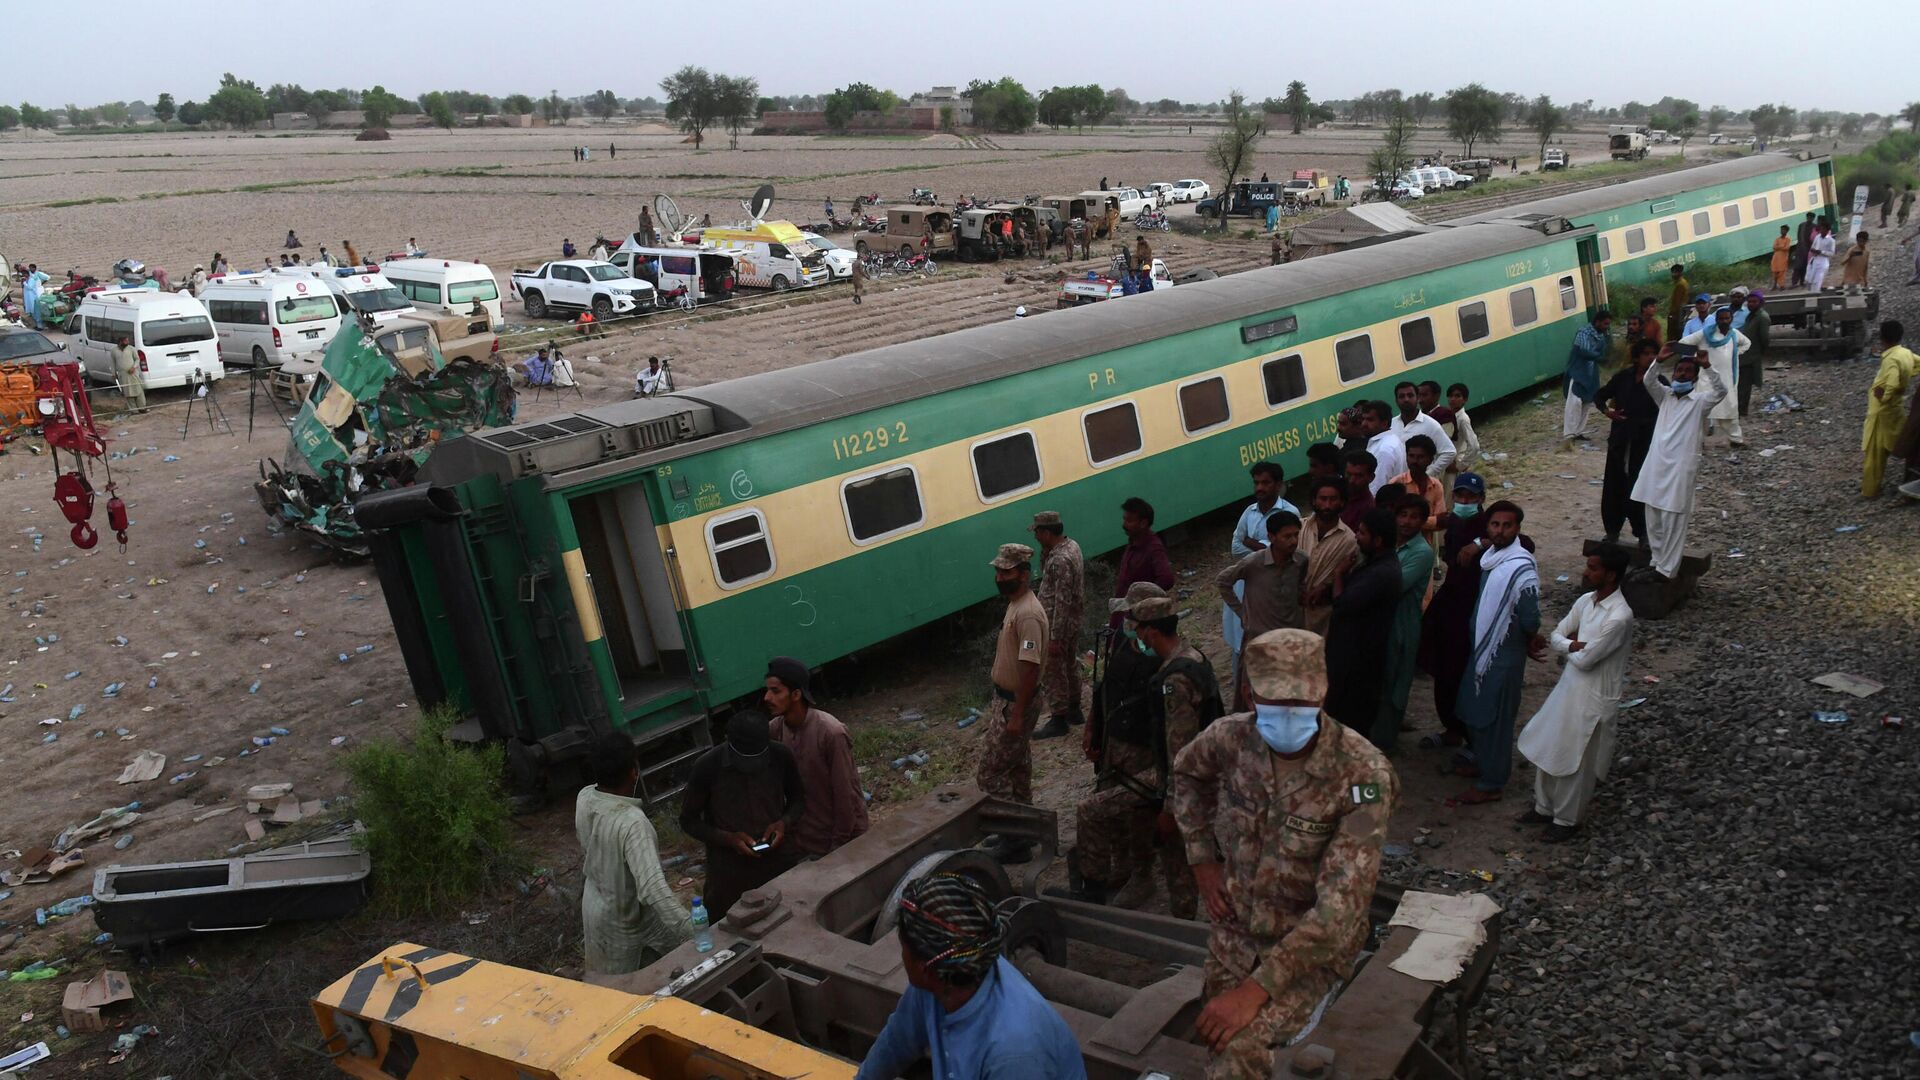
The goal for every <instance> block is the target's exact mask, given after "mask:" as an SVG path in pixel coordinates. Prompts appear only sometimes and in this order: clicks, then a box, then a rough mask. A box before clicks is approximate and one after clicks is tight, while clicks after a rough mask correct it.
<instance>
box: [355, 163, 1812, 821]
mask: <svg viewBox="0 0 1920 1080" xmlns="http://www.w3.org/2000/svg"><path fill="white" fill-rule="evenodd" d="M1826 168H1827V166H1826V165H1825V163H1823V162H1814V163H1809V162H1801V161H1796V160H1793V159H1790V158H1785V157H1778V158H1772V159H1767V158H1755V159H1742V160H1740V161H1736V162H1729V163H1723V164H1719V165H1711V166H1705V167H1702V168H1698V169H1693V170H1687V171H1684V172H1678V173H1672V174H1667V175H1666V176H1662V177H1656V178H1653V180H1652V181H1635V182H1633V183H1630V184H1622V185H1617V186H1616V187H1613V188H1607V189H1601V190H1603V191H1614V192H1617V193H1622V194H1617V195H1616V196H1614V202H1615V208H1614V209H1613V210H1611V211H1607V212H1606V213H1604V214H1602V215H1601V218H1602V220H1601V221H1600V222H1599V223H1598V225H1589V226H1585V227H1583V226H1580V225H1578V224H1576V223H1573V222H1570V221H1568V220H1567V218H1565V217H1563V216H1556V215H1553V214H1550V213H1546V212H1544V211H1541V210H1538V209H1537V208H1535V207H1533V206H1532V205H1528V206H1521V207H1515V208H1512V209H1511V210H1509V211H1507V212H1506V215H1505V216H1502V217H1498V218H1489V219H1486V220H1475V221H1473V222H1471V223H1468V224H1461V225H1456V226H1451V227H1442V228H1437V229H1435V230H1433V231H1431V232H1426V233H1422V234H1418V235H1412V236H1407V237H1404V238H1402V239H1397V240H1394V241H1392V242H1390V243H1385V244H1380V245H1376V246H1373V247H1369V248H1365V249H1359V250H1354V251H1347V252H1342V253H1339V254H1337V255H1334V256H1328V257H1325V258H1319V259H1312V260H1308V261H1305V262H1300V263H1294V264H1290V265H1286V266H1277V267H1270V268H1265V269H1260V270H1254V271H1249V272H1247V273H1242V274H1236V275H1233V276H1231V277H1228V278H1221V279H1217V280H1213V281H1206V282H1200V283H1195V284H1191V285H1183V286H1181V287H1179V288H1177V289H1168V290H1158V291H1156V292H1153V293H1151V294H1147V295H1143V296H1139V297H1134V298H1131V299H1129V300H1128V301H1127V302H1126V303H1124V304H1100V305H1094V306H1092V307H1089V308H1086V309H1082V310H1071V311H1061V312H1055V313H1051V314H1049V315H1047V316H1046V317H1045V318H1041V319H1021V320H1015V321H1007V322H1002V323H997V324H993V325H988V326H983V327H978V328H974V329H970V330H963V331H959V332H957V333H952V334H946V335H942V336H939V337H933V338H927V339H925V340H920V341H913V342H907V343H903V344H899V345H891V346H887V347H884V348H879V349H873V350H869V351H865V352H859V353H853V354H850V355H847V356H841V357H837V358H834V359H830V360H823V361H818V362H815V363H811V364H805V365H802V366H799V367H794V368H790V369H786V370H782V371H775V372H769V373H766V374H761V375H754V376H749V377H746V378H741V379H734V380H729V381H726V382H721V383H716V384H713V385H709V386H702V387H696V388H689V389H686V390H683V391H681V392H678V393H675V394H672V395H668V396H664V397H657V398H649V399H642V400H636V401H631V402H622V403H619V404H613V405H607V406H602V407H597V408H591V409H586V410H583V411H581V412H578V413H574V414H571V415H567V416H562V417H559V418H557V419H553V420H548V421H543V422H538V423H529V424H522V425H519V426H515V427H508V428H497V429H489V430H484V431H479V432H475V433H474V434H472V435H470V436H469V437H466V438H463V439H459V440H456V441H453V442H451V443H448V444H446V445H444V446H442V447H440V448H439V450H438V451H437V452H436V453H435V454H434V456H433V457H432V458H431V459H430V460H429V462H428V463H427V465H426V466H425V468H424V470H423V472H422V473H421V476H420V478H419V480H420V482H419V483H418V484H416V485H415V486H414V487H412V488H408V489H399V490H392V491H383V492H377V493H373V494H369V495H365V496H363V497H361V498H360V499H359V500H358V501H357V502H356V504H355V517H356V521H357V523H358V525H359V527H361V528H362V529H365V530H367V532H368V533H369V537H370V542H371V543H372V545H373V547H374V551H375V557H376V559H377V560H378V562H379V568H380V578H381V582H382V585H383V588H384V589H385V591H386V595H387V600H388V605H389V607H390V609H391V610H392V613H393V620H394V624H395V627H396V629H397V630H398V631H399V636H400V640H401V644H402V647H403V649H404V651H405V654H406V661H407V666H408V671H409V673H410V675H411V676H412V678H413V681H414V684H415V688H416V690H417V692H418V694H419V695H420V697H421V699H422V700H423V701H426V702H437V701H442V700H451V701H453V702H454V703H456V704H457V705H458V706H459V707H460V708H461V709H462V710H464V711H465V712H466V713H467V714H469V715H470V716H471V717H473V722H472V723H471V724H470V725H469V727H468V730H469V731H472V732H473V733H474V734H476V735H480V736H484V737H490V738H498V739H502V740H505V741H506V742H507V744H508V751H509V758H510V760H511V761H513V762H514V763H515V766H516V768H517V769H518V771H519V772H520V774H521V778H522V779H523V780H525V781H528V782H536V781H537V780H538V778H539V777H541V776H542V775H544V773H545V772H546V770H547V769H548V768H549V767H551V766H553V765H555V764H557V763H560V762H564V761H566V760H569V759H572V758H577V757H578V756H579V755H580V754H582V753H583V752H584V750H585V749H586V747H587V746H589V745H590V744H591V739H592V737H593V736H594V735H595V734H596V733H599V732H602V731H607V730H619V731H626V732H630V733H631V734H632V735H633V736H634V738H635V739H636V740H637V741H639V742H641V743H643V744H646V745H647V746H648V748H649V750H650V752H651V755H652V759H653V760H652V762H651V764H650V765H649V767H648V771H647V773H646V776H645V779H644V783H645V790H646V793H647V794H648V795H649V796H650V797H653V798H659V797H662V796H665V795H668V794H671V793H672V791H673V790H674V789H675V787H676V784H677V779H678V776H679V774H680V772H681V770H682V767H683V766H684V764H685V763H686V762H687V761H688V760H689V759H690V758H691V756H692V755H694V754H696V753H697V752H698V749H699V748H700V746H701V745H703V744H704V742H705V741H706V739H707V738H708V724H707V720H708V719H709V717H711V716H713V715H714V714H716V713H718V712H722V711H725V710H726V709H728V708H730V707H732V706H733V705H734V704H735V703H737V702H741V701H744V700H751V698H752V696H753V695H754V694H755V693H756V691H757V688H758V687H759V686H760V684H761V681H762V677H763V674H764V672H765V661H766V658H767V657H769V656H773V655H779V654H791V655H795V656H800V657H803V658H805V659H806V660H807V661H809V662H810V663H814V664H823V663H826V662H828V661H830V660H833V659H835V658H838V657H842V656H846V655H849V654H851V653H853V652H855V651H856V650H859V649H862V648H864V647H867V646H869V645H871V644H873V643H875V642H878V641H882V640H885V639H887V638H889V637H892V636H894V635H896V634H899V633H902V632H904V631H906V630H908V629H911V628H913V627H916V626H919V625H922V624H925V623H927V622H929V621H931V620H934V619H937V618H939V617H941V616H944V615H947V614H949V613H952V612H954V611H957V610H959V609H961V608H964V607H966V606H968V605H970V604H974V603H977V602H979V601H981V600H984V599H986V598H988V597H989V596H991V595H992V593H993V582H992V577H991V574H990V573H989V572H988V571H987V570H986V560H987V558H988V557H989V555H990V553H991V552H992V551H994V549H995V548H996V547H997V545H999V544H1000V543H1003V542H1005V541H1008V540H1015V539H1020V538H1022V537H1024V536H1025V535H1026V531H1025V530H1026V526H1027V523H1028V522H1029V521H1030V520H1031V517H1032V515H1033V513H1034V512H1035V511H1037V510H1043V509H1045V510H1057V511H1059V512H1060V513H1061V514H1062V515H1063V516H1064V517H1065V520H1066V522H1067V524H1068V528H1069V530H1070V532H1071V534H1072V535H1074V536H1075V537H1076V538H1077V539H1078V540H1079V541H1080V543H1081V545H1082V547H1083V548H1084V549H1085V550H1086V551H1087V552H1088V553H1090V554H1091V553H1095V552H1100V551H1104V550H1108V549H1112V548H1115V547H1118V546H1119V545H1120V544H1121V543H1123V542H1124V537H1123V536H1122V534H1121V532H1120V530H1119V527H1118V518H1119V514H1118V512H1117V509H1116V508H1117V506H1118V505H1119V503H1120V502H1121V501H1122V500H1123V499H1125V498H1126V497H1128V496H1131V495H1144V496H1147V497H1148V498H1149V499H1150V500H1151V501H1152V502H1153V503H1154V505H1155V507H1156V509H1157V510H1158V513H1159V518H1158V520H1159V524H1160V526H1161V527H1163V528H1164V527H1166V526H1169V525H1172V524H1175V523H1177V522H1181V521H1185V520H1188V519H1190V518H1193V517H1195V516H1198V515H1200V514H1203V513H1206V512H1208V511H1210V510H1213V509H1215V508H1217V507H1220V506H1222V505H1224V504H1226V503H1228V502H1230V501H1232V500H1233V499H1235V498H1238V497H1241V496H1243V495H1244V492H1245V490H1246V468H1247V467H1248V466H1249V465H1251V464H1252V463H1253V462H1255V461H1260V460H1273V461H1278V462H1280V463H1281V464H1282V465H1283V466H1284V467H1285V468H1287V469H1288V470H1289V471H1290V472H1298V471H1300V470H1301V469H1302V468H1303V467H1304V461H1305V450H1306V448H1307V446H1309V445H1310V444H1312V443H1314V442H1319V441H1324V440H1330V439H1331V438H1332V437H1333V425H1332V417H1333V415H1334V414H1335V413H1336V412H1337V411H1338V410H1339V409H1340V408H1341V407H1344V406H1346V405H1349V404H1351V403H1353V402H1354V401H1355V400H1357V399H1360V398H1391V397H1392V394H1391V387H1392V385H1393V384H1394V383H1396V382H1398V381H1400V380H1402V379H1409V378H1411V379H1416V380H1424V379H1435V380H1438V381H1440V382H1442V383H1443V384H1444V383H1449V382H1454V381H1460V382H1465V383H1467V384H1469V385H1470V386H1472V387H1473V390H1474V396H1475V400H1479V401H1485V400H1490V399H1492V398H1495V397H1499V396H1501V395H1504V394H1508V393H1512V392H1514V391H1517V390H1520V389H1523V388H1525V387H1529V386H1532V385H1533V384H1535V383H1537V382H1540V381H1542V380H1544V379H1549V378H1552V377H1555V376H1557V375H1558V374H1559V373H1560V372H1561V370H1562V369H1563V366H1564V363H1565V358H1566V352H1567V347H1568V345H1569V343H1570V341H1571V339H1572V336H1573V334H1574V332H1575V331H1576V330H1577V329H1578V328H1579V326H1580V325H1581V324H1582V323H1584V322H1585V321H1586V320H1587V318H1588V317H1589V315H1590V313H1591V311H1592V310H1593V309H1594V308H1595V307H1596V306H1598V305H1599V304H1601V303H1604V301H1605V296H1606V276H1605V272H1604V267H1605V264H1606V262H1607V259H1608V257H1609V256H1613V257H1615V258H1616V259H1618V258H1621V257H1624V255H1625V245H1626V241H1625V240H1624V239H1623V240H1622V241H1621V243H1619V244H1615V245H1613V250H1611V251H1609V250H1607V249H1606V248H1605V246H1604V245H1603V244H1602V242H1601V241H1602V240H1603V238H1604V237H1603V236H1602V235H1601V234H1600V233H1599V232H1598V228H1599V227H1600V226H1605V227H1606V228H1608V229H1613V228H1616V226H1615V225H1612V224H1608V220H1610V219H1611V218H1612V217H1614V216H1620V215H1628V214H1638V215H1641V220H1642V221H1643V224H1642V225H1641V226H1637V227H1641V228H1647V227H1651V228H1652V230H1653V235H1654V236H1655V237H1658V236H1660V235H1662V234H1663V233H1664V232H1665V231H1666V230H1665V226H1666V224H1668V223H1671V222H1672V221H1673V220H1675V219H1677V218H1678V217H1680V216H1685V217H1686V218H1687V219H1688V220H1687V221H1686V222H1685V223H1683V224H1681V225H1676V226H1675V227H1676V228H1677V229H1680V230H1681V231H1680V232H1679V233H1677V234H1676V235H1677V236H1678V237H1680V238H1681V240H1682V241H1683V242H1682V243H1680V244H1679V246H1676V247H1672V248H1668V249H1665V250H1669V251H1672V252H1679V254H1675V255H1672V256H1671V257H1673V258H1684V257H1685V253H1684V250H1685V243H1684V239H1685V237H1687V236H1690V235H1691V233H1690V232H1688V231H1687V230H1689V229H1691V228H1692V221H1691V219H1692V217H1693V216H1694V215H1695V214H1697V213H1698V212H1699V210H1697V209H1694V208H1693V207H1695V206H1696V204H1701V202H1702V200H1705V199H1707V198H1708V197H1709V195H1710V194H1711V193H1714V192H1718V193H1719V194H1718V195H1715V196H1713V197H1716V198H1718V197H1721V196H1724V197H1725V198H1724V199H1723V200H1722V204H1716V205H1724V204H1726V203H1728V202H1730V201H1731V200H1732V199H1733V198H1735V197H1736V196H1737V197H1738V198H1740V199H1745V200H1746V201H1747V205H1748V212H1750V211H1751V202H1752V200H1753V199H1755V198H1758V197H1759V196H1757V195H1750V194H1749V193H1748V189H1749V188H1752V187H1754V186H1756V185H1757V186H1759V187H1764V188H1766V190H1767V191H1768V192H1769V193H1770V194H1768V195H1767V198H1768V201H1769V205H1770V207H1772V206H1784V205H1785V202H1784V199H1783V198H1782V197H1781V195H1780V193H1781V192H1785V191H1787V190H1788V189H1789V188H1791V189H1792V190H1793V191H1795V192H1796V193H1797V194H1798V195H1800V196H1806V195H1807V189H1808V188H1809V186H1812V187H1816V188H1817V187H1818V186H1819V185H1820V184H1821V183H1823V181H1822V180H1821V177H1822V176H1823V175H1824V172H1825V170H1826ZM1735 174H1737V175H1735ZM1688 177H1693V178H1694V179H1693V180H1691V181H1689V180H1688V179H1687V178H1688ZM1809 178H1811V179H1809ZM1653 181H1658V184H1657V185H1654V186H1651V187H1648V186H1645V185H1649V184H1653ZM1690 182H1691V183H1695V184H1700V185H1704V189H1703V190H1704V191H1705V192H1706V193H1707V194H1698V195H1695V194H1675V193H1674V192H1685V191H1686V190H1687V189H1686V187H1685V185H1686V184H1688V183H1690ZM1736 189H1738V190H1737V191H1736ZM1581 194H1582V195H1589V194H1591V193H1581ZM1626 198H1631V199H1633V200H1635V201H1633V202H1631V203H1630V204H1626V203H1623V202H1622V200H1623V199H1626ZM1649 200H1650V201H1649ZM1795 205H1796V206H1799V205H1804V203H1802V202H1796V203H1795ZM1582 212H1583V213H1585V212H1593V213H1598V212H1599V211H1595V210H1593V208H1591V207H1589V208H1587V209H1586V210H1583V211H1582ZM1660 213H1665V214H1667V217H1665V218H1655V217H1647V216H1646V215H1652V214H1660ZM1776 216H1777V215H1776ZM1742 235H1743V236H1744V235H1745V234H1742ZM1751 239H1752V240H1753V241H1754V242H1753V244H1751V245H1748V246H1750V247H1752V249H1753V250H1751V251H1748V250H1746V248H1744V247H1743V248H1740V249H1738V250H1735V249H1732V248H1728V249H1725V250H1724V251H1723V252H1721V253H1720V255H1719V256H1718V257H1724V258H1730V257H1734V256H1735V255H1740V256H1751V255H1758V254H1761V253H1763V252H1764V251H1765V250H1766V249H1765V247H1763V246H1759V244H1758V241H1759V237H1757V236H1754V237H1751ZM1648 242H1649V243H1651V242H1652V241H1651V240H1649V241H1648ZM1741 243H1742V244H1745V243H1746V240H1745V239H1743V240H1741ZM1635 257H1636V258H1638V257H1639V255H1638V254H1637V253H1636V255H1635Z"/></svg>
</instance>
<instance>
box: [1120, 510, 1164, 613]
mask: <svg viewBox="0 0 1920 1080" xmlns="http://www.w3.org/2000/svg"><path fill="white" fill-rule="evenodd" d="M1120 528H1121V529H1122V530H1123V531H1125V532H1126V534H1127V546H1126V547H1124V548H1121V549H1120V566H1119V568H1118V569H1117V570H1116V571H1115V572H1114V575H1113V597H1114V599H1116V600H1122V599H1125V598H1126V595H1127V586H1129V585H1132V584H1133V583H1134V582H1136V581H1151V582H1153V583H1154V584H1155V585H1158V586H1160V587H1161V588H1162V589H1165V590H1167V591H1168V592H1169V593H1171V592H1172V591H1173V560H1171V559H1169V558H1167V545H1165V544H1163V543H1161V542H1160V537H1159V535H1158V534H1156V533H1155V532H1154V531H1153V504H1152V503H1150V502H1148V501H1147V500H1145V499H1143V498H1141V497H1139V496H1138V495H1135V496H1134V497H1133V498H1131V499H1128V500H1127V501H1126V502H1123V503H1121V504H1120ZM1124 617H1125V616H1123V615H1122V614H1120V613H1119V612H1115V613H1114V614H1113V616H1112V617H1111V618H1110V619H1108V621H1107V625H1108V626H1112V627H1118V626H1119V625H1120V620H1121V619H1123V618H1124Z"/></svg>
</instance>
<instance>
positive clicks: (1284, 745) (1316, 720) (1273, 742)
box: [1253, 704, 1320, 754]
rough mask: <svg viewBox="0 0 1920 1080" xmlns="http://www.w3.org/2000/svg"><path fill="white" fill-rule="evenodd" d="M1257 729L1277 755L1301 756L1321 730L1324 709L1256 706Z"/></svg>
mask: <svg viewBox="0 0 1920 1080" xmlns="http://www.w3.org/2000/svg"><path fill="white" fill-rule="evenodd" d="M1253 725H1254V727H1256V728H1258V729H1259V730H1260V738H1261V739H1263V740H1265V742H1266V744H1267V745H1268V746H1270V747H1272V748H1273V750H1274V751H1275V752H1277V753H1281V754H1292V753H1297V752H1299V750H1300V748H1301V747H1303V746H1305V745H1307V743H1309V742H1311V741H1312V740H1313V735H1314V733H1315V732H1317V731H1319V730H1320V709H1319V708H1318V707H1317V706H1313V705H1260V704H1255V705H1254V707H1253Z"/></svg>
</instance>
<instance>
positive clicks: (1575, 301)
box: [1554, 274, 1580, 312]
mask: <svg viewBox="0 0 1920 1080" xmlns="http://www.w3.org/2000/svg"><path fill="white" fill-rule="evenodd" d="M1554 284H1555V286H1556V287H1557V288H1558V289H1559V290H1560V310H1561V311H1562V312H1568V311H1572V310H1573V309H1574V308H1577V307H1579V306H1580V289H1579V288H1578V287H1577V286H1576V285H1574V283H1573V275H1572V274H1563V275H1562V276H1561V278H1560V280H1559V281H1557V282H1555V283H1554Z"/></svg>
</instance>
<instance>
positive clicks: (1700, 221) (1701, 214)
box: [1693, 210, 1713, 236]
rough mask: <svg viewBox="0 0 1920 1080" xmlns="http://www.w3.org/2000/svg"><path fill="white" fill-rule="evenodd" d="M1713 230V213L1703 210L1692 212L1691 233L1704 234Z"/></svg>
mask: <svg viewBox="0 0 1920 1080" xmlns="http://www.w3.org/2000/svg"><path fill="white" fill-rule="evenodd" d="M1712 231H1713V215H1712V214H1709V213H1707V212H1706V211H1705V210H1696V211H1694V212H1693V235H1695V236H1705V235H1707V234H1708V233H1710V232H1712Z"/></svg>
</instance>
